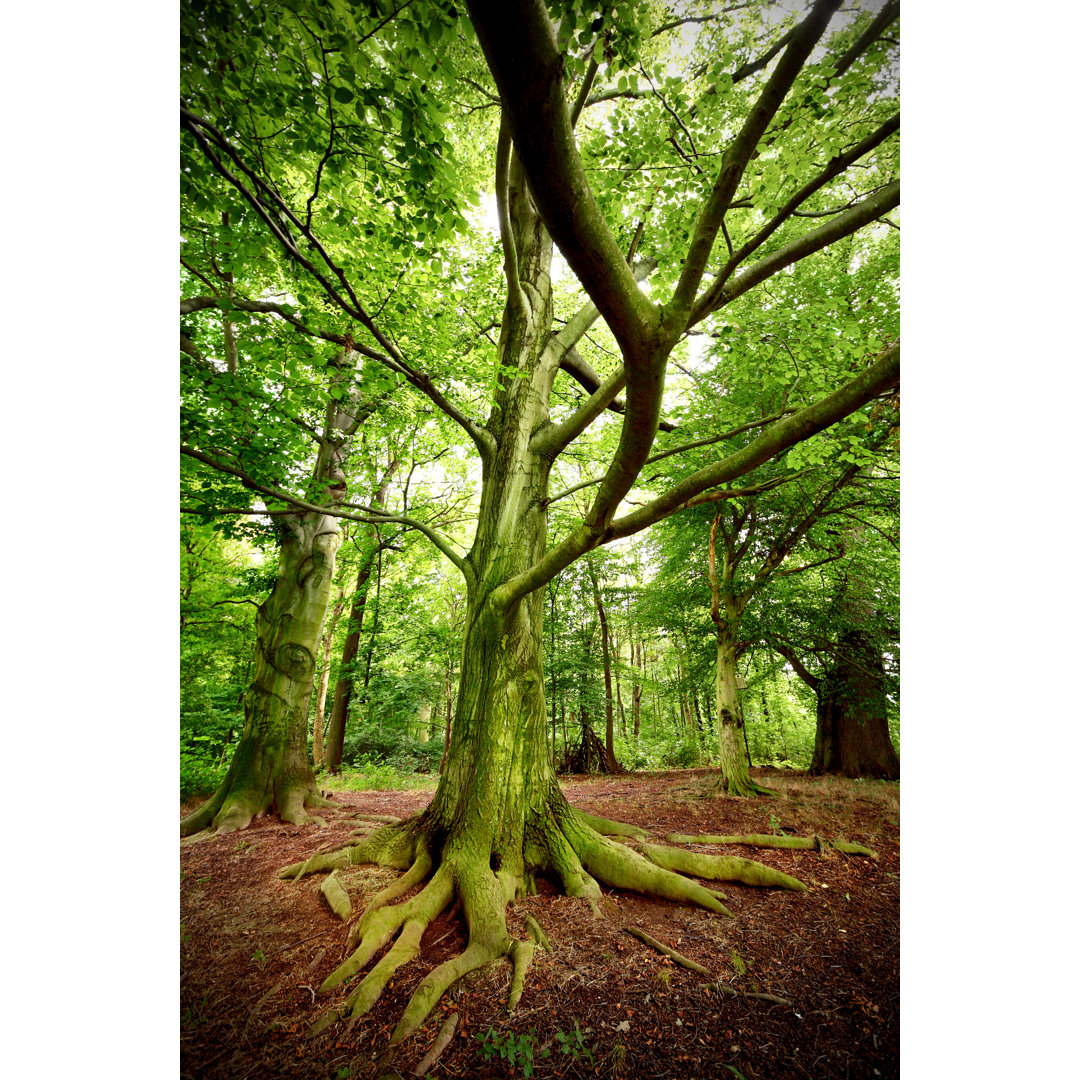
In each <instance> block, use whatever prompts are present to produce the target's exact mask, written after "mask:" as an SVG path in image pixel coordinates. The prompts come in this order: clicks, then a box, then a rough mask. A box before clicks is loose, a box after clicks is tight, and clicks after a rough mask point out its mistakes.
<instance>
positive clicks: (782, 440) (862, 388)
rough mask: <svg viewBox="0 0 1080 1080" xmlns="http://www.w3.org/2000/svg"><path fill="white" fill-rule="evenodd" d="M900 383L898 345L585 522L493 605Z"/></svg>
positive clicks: (513, 582) (666, 514) (511, 584)
mask: <svg viewBox="0 0 1080 1080" xmlns="http://www.w3.org/2000/svg"><path fill="white" fill-rule="evenodd" d="M899 383H900V345H899V343H898V344H896V345H892V346H890V347H889V348H887V349H885V350H884V352H883V353H882V354H881V356H880V357H879V358H878V359H877V360H876V361H875V362H874V363H873V364H871V365H870V367H869V368H867V369H866V371H863V372H861V373H860V374H858V375H856V376H855V378H853V379H851V380H850V381H849V382H848V383H846V384H845V385H844V386H842V387H840V389H838V390H836V391H834V392H833V393H832V394H829V396H828V397H826V398H823V399H822V400H821V401H818V402H816V403H815V404H813V405H808V406H807V407H806V408H804V409H800V410H799V411H798V412H797V413H795V414H793V415H792V416H789V417H786V418H785V419H783V420H780V421H778V422H777V423H775V424H773V425H772V427H770V428H769V429H768V430H766V431H764V432H762V434H761V435H759V436H758V437H757V438H756V439H755V440H754V441H753V442H751V443H750V444H749V445H748V446H745V447H743V449H741V450H738V451H736V452H735V453H733V454H729V455H728V456H727V457H726V458H724V459H723V460H721V461H719V462H716V463H715V464H713V465H710V466H707V467H706V468H704V469H699V470H698V471H697V472H695V473H693V474H691V475H690V476H689V477H687V478H686V479H685V480H683V481H682V482H680V483H678V484H676V485H675V486H674V487H672V488H671V489H669V490H668V491H667V492H665V493H664V494H663V495H661V496H660V497H659V498H657V499H653V500H652V502H650V503H647V504H646V505H645V506H644V507H642V508H641V509H640V510H638V511H636V512H635V513H632V514H628V515H626V517H622V518H617V519H616V520H614V521H613V522H611V524H610V525H608V526H606V527H604V526H603V525H602V524H599V523H597V522H595V521H586V522H584V523H583V524H582V525H579V526H578V527H577V528H576V529H574V530H573V531H572V532H571V533H570V535H569V536H567V537H566V538H565V539H564V540H563V541H562V542H561V543H560V544H557V545H556V546H555V547H553V548H552V549H551V550H550V551H548V552H547V554H546V555H545V556H544V557H543V558H542V559H541V560H540V561H539V562H538V563H536V564H535V565H534V566H533V567H531V568H530V569H529V570H526V571H525V572H524V573H522V574H519V575H517V577H515V578H512V579H511V580H510V581H508V582H506V584H505V585H502V586H501V587H500V588H498V589H497V590H496V591H495V593H494V594H493V597H492V599H493V602H495V603H496V604H497V605H499V606H505V607H509V606H510V605H511V604H513V603H516V602H517V601H519V600H521V599H522V597H525V596H527V595H528V594H529V593H531V592H532V591H533V590H534V589H538V588H540V587H541V586H542V585H546V584H547V582H549V581H550V580H551V579H552V578H553V577H555V575H556V574H558V573H559V572H560V571H562V570H564V569H565V568H566V567H567V566H569V565H570V564H571V563H572V562H573V561H574V560H575V559H577V558H579V557H580V556H581V555H584V554H585V552H587V551H591V550H592V549H593V548H595V547H598V546H599V545H600V544H606V543H609V542H610V541H612V540H617V539H620V538H621V537H624V536H632V535H633V534H634V533H637V532H640V531H641V530H642V529H645V528H648V527H649V526H650V525H654V524H655V523H656V522H657V521H660V520H662V519H663V518H665V517H669V516H670V515H671V514H674V513H675V512H676V511H678V510H682V509H684V508H685V506H686V505H687V503H688V502H689V501H690V500H691V499H692V498H694V496H696V495H700V494H701V493H702V492H703V491H707V490H708V489H709V488H714V487H717V486H719V485H720V484H723V483H726V482H728V481H730V480H734V479H736V478H737V477H739V476H744V475H745V474H746V473H748V472H750V471H751V470H753V469H756V468H757V467H758V466H759V465H761V464H764V462H766V461H769V460H770V459H772V458H774V457H777V456H778V455H779V454H781V453H783V451H785V450H786V449H787V448H788V447H790V446H794V445H795V444H796V443H799V442H802V441H803V440H804V439H808V438H810V436H811V435H816V434H817V433H818V432H819V431H823V430H824V429H825V428H827V427H830V426H831V425H832V424H835V423H836V422H837V421H838V420H842V419H843V418H844V417H845V416H847V415H848V414H849V413H852V412H854V411H855V410H856V409H858V408H860V407H861V406H863V405H865V404H866V403H867V402H868V401H871V400H873V399H874V398H875V397H877V396H878V394H881V393H882V392H884V391H885V390H888V389H890V388H892V387H894V386H898V385H899Z"/></svg>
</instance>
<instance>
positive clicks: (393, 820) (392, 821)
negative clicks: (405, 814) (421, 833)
mask: <svg viewBox="0 0 1080 1080" xmlns="http://www.w3.org/2000/svg"><path fill="white" fill-rule="evenodd" d="M349 816H350V817H351V818H353V819H355V820H356V821H378V822H380V823H381V824H383V825H400V824H401V822H402V821H403V820H404V819H403V818H399V817H394V815H393V814H364V813H356V814H350V815H349Z"/></svg>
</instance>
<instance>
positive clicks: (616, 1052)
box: [611, 1043, 626, 1073]
mask: <svg viewBox="0 0 1080 1080" xmlns="http://www.w3.org/2000/svg"><path fill="white" fill-rule="evenodd" d="M611 1068H612V1071H613V1072H615V1073H621V1072H622V1071H623V1069H624V1068H626V1047H625V1046H624V1045H623V1044H622V1043H616V1044H615V1045H614V1046H613V1047H612V1048H611Z"/></svg>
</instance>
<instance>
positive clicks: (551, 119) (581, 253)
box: [469, 0, 656, 370]
mask: <svg viewBox="0 0 1080 1080" xmlns="http://www.w3.org/2000/svg"><path fill="white" fill-rule="evenodd" d="M469 12H470V14H471V16H472V22H473V26H474V27H475V29H476V33H477V37H478V38H479V40H480V44H481V46H482V48H483V50H484V55H485V57H486V59H487V63H488V67H489V68H490V70H491V73H492V75H493V77H494V79H495V83H496V85H497V86H498V88H499V95H500V97H501V98H502V102H503V109H504V110H505V114H506V115H507V116H508V117H509V120H510V129H511V131H512V132H513V136H514V149H515V150H516V152H517V154H518V156H519V158H520V159H521V162H522V164H523V166H524V168H525V172H526V175H527V176H528V178H529V188H530V190H531V191H532V194H533V198H534V199H535V200H536V204H537V207H538V208H539V210H540V213H541V214H542V216H543V218H544V224H545V225H546V226H547V229H548V232H550V234H551V237H552V239H553V240H554V241H555V243H556V244H557V245H558V246H559V250H560V251H561V252H562V254H563V256H564V258H565V259H566V261H567V262H568V263H569V264H570V267H571V269H572V270H573V271H574V273H575V274H576V275H577V277H578V280H579V281H580V282H581V283H582V285H583V286H584V288H585V291H586V292H587V293H588V294H589V297H590V299H591V300H592V301H593V302H594V303H595V304H596V306H597V307H598V308H599V309H600V311H601V313H602V314H603V316H604V318H605V320H606V321H607V324H608V326H609V327H610V328H611V332H612V333H613V334H614V335H615V339H616V341H618V342H619V345H620V346H621V347H622V350H623V353H624V355H625V356H626V357H627V362H628V363H629V364H632V363H633V359H634V357H636V356H637V355H639V354H640V352H641V346H642V339H643V337H644V336H647V333H648V331H650V330H651V329H652V327H653V324H654V321H655V318H656V314H655V308H654V305H653V304H652V303H651V302H650V301H649V299H648V297H646V296H645V295H644V293H642V292H641V290H640V289H639V287H638V284H637V282H636V281H635V280H634V275H633V273H632V272H631V270H630V268H629V267H628V266H627V265H626V261H625V259H623V257H622V253H621V251H620V250H619V246H618V243H617V242H616V240H615V237H614V236H613V235H612V233H611V230H610V229H609V228H608V225H607V223H606V221H605V220H604V216H603V214H602V213H601V211H600V207H599V205H598V203H597V201H596V197H595V196H594V194H593V192H592V188H591V187H590V186H589V182H588V179H587V178H586V175H585V169H584V167H583V165H582V163H581V158H580V156H579V155H578V151H577V146H576V144H575V142H574V134H573V127H572V125H571V122H570V113H569V111H568V109H567V107H566V100H565V91H564V79H563V58H562V56H561V54H560V52H559V48H558V45H557V44H556V41H555V35H554V31H553V27H552V25H551V20H550V19H549V18H548V14H547V9H546V7H545V5H544V4H543V2H542V0H470V3H469ZM628 370H630V368H628Z"/></svg>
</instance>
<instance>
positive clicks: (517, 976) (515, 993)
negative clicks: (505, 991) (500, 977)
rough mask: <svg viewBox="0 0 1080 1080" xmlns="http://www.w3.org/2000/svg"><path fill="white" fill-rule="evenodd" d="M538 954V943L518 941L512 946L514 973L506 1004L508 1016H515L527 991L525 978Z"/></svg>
mask: <svg viewBox="0 0 1080 1080" xmlns="http://www.w3.org/2000/svg"><path fill="white" fill-rule="evenodd" d="M535 952H536V942H535V941H532V940H528V941H522V940H520V939H519V940H516V941H515V942H514V943H513V944H512V945H511V946H510V961H511V963H513V965H514V973H513V975H512V976H511V979H510V997H509V999H508V1001H507V1002H506V1015H507V1016H513V1015H514V1010H515V1009H516V1008H517V1006H518V1002H519V1001H520V1000H521V992H522V991H523V990H524V989H525V976H526V975H527V974H528V972H529V965H530V964H531V963H532V959H533V953H535Z"/></svg>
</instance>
